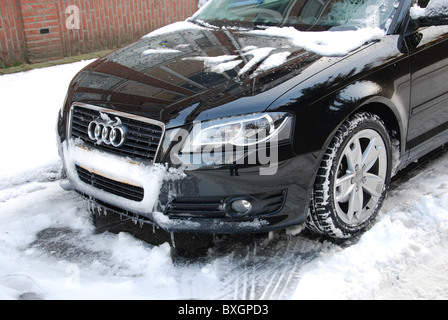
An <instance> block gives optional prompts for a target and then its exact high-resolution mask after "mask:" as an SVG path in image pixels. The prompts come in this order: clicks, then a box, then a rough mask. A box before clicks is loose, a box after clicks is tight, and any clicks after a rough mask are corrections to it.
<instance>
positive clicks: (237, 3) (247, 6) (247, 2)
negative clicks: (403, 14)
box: [194, 0, 399, 31]
mask: <svg viewBox="0 0 448 320" xmlns="http://www.w3.org/2000/svg"><path fill="white" fill-rule="evenodd" d="M209 1H210V2H211V3H209V4H208V5H207V6H206V7H205V8H203V10H201V11H200V12H199V13H198V15H197V16H195V19H194V21H196V22H198V23H208V24H211V25H215V26H219V27H223V26H228V27H253V26H294V27H296V28H297V29H299V30H302V31H307V30H313V31H318V30H329V29H332V30H338V29H339V30H344V29H358V28H363V27H379V28H382V29H387V28H388V26H389V24H390V22H391V20H392V17H393V15H394V13H395V10H396V8H397V7H398V3H399V0H209Z"/></svg>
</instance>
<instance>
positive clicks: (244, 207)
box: [232, 200, 252, 214]
mask: <svg viewBox="0 0 448 320" xmlns="http://www.w3.org/2000/svg"><path fill="white" fill-rule="evenodd" d="M232 210H233V211H234V212H236V213H239V214H246V213H249V212H250V211H251V210H252V203H250V202H249V201H247V200H236V201H233V202H232Z"/></svg>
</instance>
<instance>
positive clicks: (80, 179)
mask: <svg viewBox="0 0 448 320" xmlns="http://www.w3.org/2000/svg"><path fill="white" fill-rule="evenodd" d="M427 2H428V1H425V2H423V1H419V2H417V1H414V0H210V1H209V2H208V3H207V4H206V5H205V6H203V7H201V8H200V9H199V11H198V12H197V13H196V14H194V15H193V16H192V17H191V18H189V19H187V20H186V21H182V22H178V23H174V24H172V25H169V26H166V27H163V28H161V29H159V30H156V31H153V32H151V33H150V34H148V35H146V36H144V37H143V38H142V39H141V40H139V41H137V42H135V43H133V44H131V45H129V46H127V47H125V48H122V49H119V50H117V51H115V52H113V53H111V54H110V55H107V56H105V57H103V58H101V59H98V60H96V61H94V62H93V63H92V64H90V65H89V66H87V67H86V68H84V69H83V70H81V71H80V72H79V73H78V74H77V75H76V77H75V78H74V79H73V81H72V82H71V84H70V86H69V89H68V92H67V96H66V99H65V102H64V105H63V107H62V108H61V110H60V112H59V115H58V124H57V135H58V147H59V152H60V155H61V157H62V160H63V166H64V177H63V179H62V181H61V186H62V187H63V188H64V189H66V190H71V191H75V192H77V193H78V194H79V195H80V196H82V197H84V198H85V199H87V201H88V202H89V203H91V204H92V205H91V206H90V207H91V208H100V209H101V208H102V209H104V210H106V211H107V212H113V213H115V214H118V215H120V216H121V217H124V218H126V219H131V220H133V221H135V222H138V223H140V224H141V225H146V224H149V225H153V226H154V227H157V228H161V229H163V230H166V231H169V232H172V233H176V232H186V233H206V234H235V233H264V232H269V231H273V230H282V229H288V228H292V227H295V226H306V227H307V228H308V229H310V230H312V231H313V232H317V233H318V234H322V235H325V236H328V237H332V238H337V239H345V238H350V237H353V236H355V235H357V234H359V233H360V232H362V231H364V230H365V229H366V228H367V227H368V226H369V225H371V224H372V223H373V221H374V220H375V217H376V216H377V214H378V211H379V210H380V208H381V205H382V203H383V201H384V199H385V195H386V192H387V190H388V186H389V182H390V180H391V177H393V176H394V175H395V174H396V173H397V172H398V171H400V170H402V169H403V168H405V167H406V166H407V165H408V164H410V163H412V162H415V161H416V160H417V159H419V158H421V157H422V156H423V155H425V154H427V153H428V152H430V151H432V150H434V149H436V148H439V147H440V146H443V145H444V144H445V143H446V142H447V141H448V86H447V83H448V55H447V52H448V27H447V24H448V19H447V17H448V4H447V3H446V1H440V0H432V1H430V2H429V3H427Z"/></svg>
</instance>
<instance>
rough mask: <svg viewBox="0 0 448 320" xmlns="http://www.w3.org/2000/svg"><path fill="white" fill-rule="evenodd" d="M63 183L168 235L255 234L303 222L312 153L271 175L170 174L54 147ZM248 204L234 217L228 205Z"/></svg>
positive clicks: (233, 169)
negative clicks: (61, 166)
mask: <svg viewBox="0 0 448 320" xmlns="http://www.w3.org/2000/svg"><path fill="white" fill-rule="evenodd" d="M61 154H62V158H63V162H64V167H65V172H66V175H67V179H66V180H64V181H63V182H62V183H61V186H62V187H63V188H64V189H67V190H76V191H77V192H79V193H80V194H81V195H83V196H84V197H85V198H87V199H89V200H91V201H93V202H94V203H95V204H97V205H99V206H101V207H104V208H106V209H108V210H109V211H113V212H116V213H118V214H120V215H123V216H127V217H130V218H132V219H134V220H135V221H138V222H140V223H148V224H153V225H156V226H158V227H161V228H163V229H165V230H166V231H170V232H191V233H214V234H234V233H259V232H267V231H272V230H277V229H284V228H287V227H290V226H293V225H297V224H301V223H303V222H305V221H306V217H307V213H308V206H309V199H310V195H311V193H310V190H311V187H312V181H314V172H315V167H316V163H317V159H318V154H307V155H303V156H296V157H290V158H289V159H287V160H282V161H281V162H280V163H279V164H278V167H277V168H276V172H275V174H272V175H260V169H261V168H260V166H257V165H252V166H221V167H214V168H209V167H207V168H196V169H194V170H181V169H173V168H169V167H168V166H163V165H160V164H155V165H152V164H147V165H145V164H142V163H137V162H133V161H131V160H129V159H125V158H122V157H118V156H114V155H111V154H108V153H105V152H100V151H97V150H91V149H89V148H86V147H83V146H79V145H77V144H75V142H74V141H73V140H68V141H65V142H63V143H62V144H61ZM236 200H247V201H249V202H250V203H251V205H252V209H251V210H250V211H249V212H247V213H245V214H241V213H238V212H234V211H233V209H232V206H231V204H232V203H233V201H236Z"/></svg>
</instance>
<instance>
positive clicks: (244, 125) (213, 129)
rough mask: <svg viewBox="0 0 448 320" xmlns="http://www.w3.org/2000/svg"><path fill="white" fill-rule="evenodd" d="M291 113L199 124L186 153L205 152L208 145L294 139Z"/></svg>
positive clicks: (193, 130)
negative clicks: (204, 149) (292, 136)
mask: <svg viewBox="0 0 448 320" xmlns="http://www.w3.org/2000/svg"><path fill="white" fill-rule="evenodd" d="M291 119H292V117H291V115H289V114H288V113H284V112H271V113H262V114H251V115H245V116H238V117H230V118H223V119H217V120H211V121H207V122H200V123H196V124H195V125H194V126H193V129H192V131H191V134H190V139H189V142H187V143H186V144H185V145H184V146H183V148H182V151H181V152H182V153H195V152H201V151H202V150H203V148H204V147H207V149H210V148H219V147H222V146H224V145H234V146H238V147H245V146H253V145H257V144H260V143H263V142H266V143H267V142H269V141H271V140H273V139H275V141H276V142H278V143H281V142H284V141H287V140H290V139H291V127H292V126H291Z"/></svg>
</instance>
